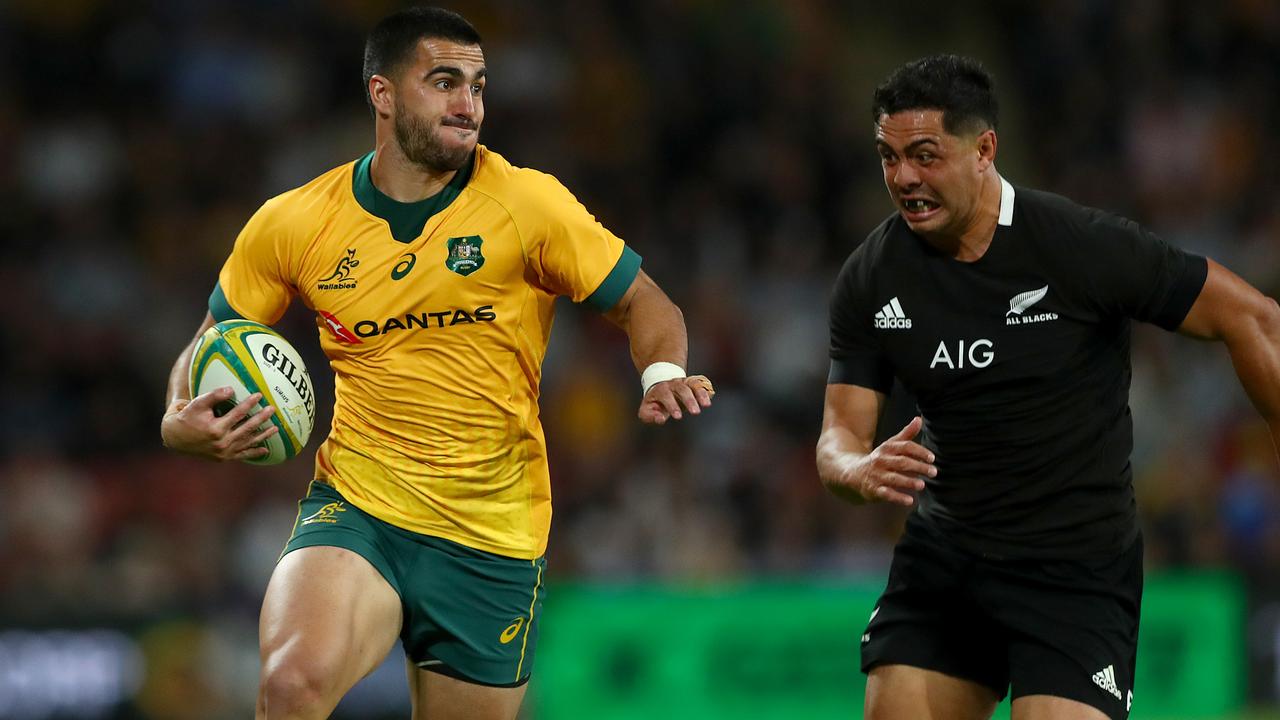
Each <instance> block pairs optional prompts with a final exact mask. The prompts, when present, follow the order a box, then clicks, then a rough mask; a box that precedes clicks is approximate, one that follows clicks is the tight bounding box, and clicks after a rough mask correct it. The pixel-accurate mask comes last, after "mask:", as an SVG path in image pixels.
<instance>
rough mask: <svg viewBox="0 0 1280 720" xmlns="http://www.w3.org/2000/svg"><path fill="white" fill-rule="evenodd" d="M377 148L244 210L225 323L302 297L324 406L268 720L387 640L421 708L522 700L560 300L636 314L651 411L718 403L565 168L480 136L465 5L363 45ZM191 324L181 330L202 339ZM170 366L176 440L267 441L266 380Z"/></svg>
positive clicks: (540, 563)
mask: <svg viewBox="0 0 1280 720" xmlns="http://www.w3.org/2000/svg"><path fill="white" fill-rule="evenodd" d="M364 71H365V72H364V74H365V82H366V91H367V93H368V100H369V104H370V106H371V107H372V109H373V112H374V117H375V141H376V148H375V150H374V152H371V153H369V154H368V155H366V156H364V157H362V158H360V159H358V160H356V161H354V162H352V163H348V164H346V165H343V166H341V167H338V168H336V169H334V170H332V171H330V172H327V173H325V174H324V175H321V176H320V177H318V178H316V179H315V180H313V181H311V182H310V183H308V184H306V185H304V186H302V187H300V188H297V189H295V190H292V191H289V192H287V193H284V194H283V195H280V196H279V197H276V198H273V199H271V200H269V201H267V202H266V203H265V204H264V205H263V206H262V208H261V209H260V210H259V211H258V212H257V213H256V214H255V215H254V216H253V218H252V219H251V220H250V221H249V222H248V224H247V225H246V226H245V228H244V230H243V232H241V234H240V236H239V238H237V240H236V243H235V247H234V249H233V250H232V252H231V255H230V257H229V258H228V260H227V262H226V264H225V266H224V267H223V269H222V272H221V273H220V275H219V278H218V284H217V286H216V288H215V290H214V292H213V295H212V296H211V297H210V302H209V309H210V312H209V313H208V314H207V315H206V317H205V320H204V323H203V324H202V325H201V327H200V329H199V331H197V333H196V335H197V337H198V336H199V335H200V334H201V333H203V332H204V330H205V329H206V328H208V327H209V326H210V325H212V324H213V323H214V322H215V321H219V320H225V319H230V318H233V317H243V318H247V319H250V320H255V321H258V322H262V323H267V324H270V323H273V322H276V321H277V320H278V319H279V318H280V316H281V315H282V314H283V313H284V311H285V309H286V307H287V306H288V305H289V303H290V301H291V300H292V298H293V297H294V296H297V297H299V298H300V299H301V300H302V302H303V303H304V304H305V305H306V306H307V307H308V308H310V309H311V310H313V311H314V312H315V313H316V316H317V326H318V328H319V334H320V342H321V346H322V348H323V350H324V352H325V353H326V355H327V356H328V357H329V358H330V361H331V364H332V366H333V369H334V374H335V380H336V387H335V396H336V406H335V410H334V418H333V427H332V430H331V432H330V434H329V436H328V438H327V439H326V440H325V441H324V443H323V444H322V445H321V447H320V449H319V451H318V452H317V455H316V471H315V477H316V480H315V482H313V483H312V486H311V489H310V490H309V492H308V493H307V497H306V498H304V499H303V500H302V502H301V503H300V512H299V514H298V520H297V522H296V523H295V525H294V530H293V535H292V537H291V538H290V540H289V542H288V544H287V546H286V547H285V551H284V554H283V556H282V557H281V559H280V561H279V563H278V564H277V566H276V569H275V571H274V573H273V575H272V578H271V582H270V584H269V586H268V588H267V591H266V599H265V601H264V603H263V608H262V616H261V623H260V628H259V629H260V643H261V658H262V672H261V682H260V686H259V693H258V705H257V716H258V717H259V718H273V719H275V718H321V717H327V716H328V715H329V713H330V712H331V711H332V710H333V708H334V707H335V706H336V705H337V703H338V701H339V699H341V697H342V695H343V694H344V693H345V692H346V691H347V690H348V689H350V688H351V686H352V685H354V684H355V683H356V682H357V681H358V680H359V679H360V678H361V677H363V676H364V675H366V674H367V673H369V672H370V671H371V670H373V668H375V667H376V666H377V665H378V664H379V663H380V662H381V661H382V659H383V658H384V657H385V656H386V654H387V653H388V651H389V650H390V649H391V648H392V646H393V645H394V643H395V642H396V640H397V638H399V639H402V640H403V642H404V646H405V650H406V652H407V654H408V658H409V663H410V667H409V676H410V686H411V690H412V694H413V698H412V700H413V708H414V709H413V716H414V717H415V718H420V719H427V720H440V719H442V718H464V717H465V718H482V719H483V718H514V717H515V715H516V713H517V711H518V709H519V707H520V703H521V700H522V699H523V696H524V690H525V684H526V682H527V680H528V678H529V673H530V668H531V666H532V661H533V652H534V647H535V645H536V642H537V625H538V618H539V608H540V606H541V600H542V597H541V592H540V591H541V587H542V572H543V567H544V560H543V553H544V550H545V547H546V542H547V532H548V527H549V524H550V519H551V502H550V497H551V496H550V481H549V473H548V469H547V460H546V448H545V443H544V440H543V435H542V427H541V425H540V423H539V420H538V406H537V399H538V382H539V377H540V374H541V364H542V359H543V357H544V355H545V352H546V348H547V341H548V337H549V333H550V330H551V319H552V305H553V302H554V300H555V298H556V297H557V296H560V295H564V296H567V297H570V298H571V299H573V300H574V301H575V302H584V303H587V304H589V305H591V306H593V307H595V308H597V309H599V310H601V311H602V312H604V313H605V315H606V317H608V318H609V319H610V320H611V321H613V322H614V323H615V324H617V325H618V326H619V327H621V328H622V329H623V330H625V331H626V332H627V334H628V336H629V338H630V343H631V353H632V357H633V359H634V361H635V363H636V367H637V368H638V369H643V372H642V375H641V378H642V379H641V382H642V385H643V387H644V394H643V398H642V400H641V403H640V409H639V417H640V419H641V420H642V421H644V422H646V423H654V424H662V423H664V422H666V421H667V420H668V419H680V418H681V417H682V416H683V415H684V414H685V413H689V414H694V415H696V414H698V413H699V412H700V411H701V410H702V408H705V407H708V406H709V405H710V404H711V395H712V394H713V392H714V391H713V390H712V388H711V383H710V382H709V381H708V380H707V379H706V378H705V377H703V376H693V377H686V376H685V373H684V370H683V368H684V365H685V361H686V355H687V344H688V343H687V337H686V330H685V327H684V320H683V318H682V316H681V313H680V311H679V309H678V308H677V307H676V306H675V305H674V304H672V303H671V301H670V300H669V299H668V298H667V297H666V295H664V294H663V292H662V291H661V290H660V289H659V288H658V287H657V286H656V285H655V284H654V283H653V281H652V280H650V279H649V277H648V276H647V275H645V273H644V272H643V271H641V270H640V258H639V256H637V255H636V254H635V253H634V252H632V251H631V250H630V249H628V248H627V247H626V246H625V245H624V244H623V242H622V241H621V240H619V239H618V238H617V237H615V236H614V235H613V234H612V233H610V232H609V231H608V230H606V229H605V228H604V227H602V226H601V225H600V224H599V223H598V222H596V220H595V218H594V217H592V216H591V214H590V213H588V212H587V210H586V209H585V208H584V207H583V206H582V205H581V204H579V203H578V202H577V200H575V199H574V197H573V196H572V195H571V194H570V193H569V192H568V191H567V190H566V189H565V188H564V187H563V186H561V185H560V183H558V182H557V181H556V180H555V179H554V178H552V177H550V176H548V175H545V174H542V173H539V172H535V171H532V170H526V169H521V168H516V167H513V166H512V165H510V164H509V163H507V161H506V160H504V159H503V158H502V157H501V156H499V155H498V154H497V153H494V152H493V151H491V150H489V149H487V148H485V147H484V146H482V145H478V144H477V136H478V133H479V130H480V126H481V124H482V122H483V120H484V102H483V97H484V92H483V91H484V85H485V64H484V53H483V51H482V50H481V47H480V37H479V35H478V34H477V33H476V31H475V29H474V28H472V27H471V25H470V24H469V23H468V22H467V21H466V20H465V19H463V18H462V17H460V16H458V15H456V14H454V13H451V12H448V11H444V10H440V9H437V8H413V9H409V10H405V11H401V12H398V13H396V14H394V15H391V16H389V17H387V18H386V19H384V20H383V21H382V22H381V23H379V25H378V26H377V27H376V28H375V29H374V30H373V32H372V33H371V34H370V37H369V40H368V43H367V44H366V48H365V67H364ZM193 344H194V343H193ZM191 350H192V346H190V345H189V346H188V347H187V349H186V350H185V351H183V353H182V354H181V355H180V356H179V357H178V360H177V362H176V363H175V365H174V368H173V371H172V372H171V374H170V379H169V406H168V410H167V412H166V415H165V418H164V421H163V423H162V435H163V437H164V441H165V444H166V445H167V446H168V447H170V448H173V449H174V450H177V451H180V452H185V453H189V454H194V455H199V456H204V457H208V458H214V459H219V460H233V459H247V458H252V457H256V456H258V455H261V454H263V453H265V450H264V449H261V448H259V447H258V444H259V443H260V442H261V441H262V440H263V439H265V438H266V437H269V436H270V435H271V434H272V433H274V432H275V429H274V428H272V429H268V430H265V431H259V430H258V428H259V427H260V426H262V424H263V423H264V422H265V421H266V420H267V419H268V418H269V415H270V410H269V409H267V410H258V409H257V402H258V400H259V398H258V397H257V396H251V397H249V398H248V399H246V400H244V401H243V402H241V403H240V404H239V405H238V406H237V407H236V408H235V410H233V411H231V412H230V413H228V414H226V415H224V416H222V417H215V416H214V414H213V408H214V406H215V405H217V404H218V403H219V402H222V401H225V400H226V399H228V398H229V397H230V394H231V393H230V389H229V388H224V389H221V390H216V391H213V392H211V393H207V394H205V395H201V396H199V397H196V398H190V391H189V388H188V383H187V375H186V367H187V363H188V360H189V357H190V354H191Z"/></svg>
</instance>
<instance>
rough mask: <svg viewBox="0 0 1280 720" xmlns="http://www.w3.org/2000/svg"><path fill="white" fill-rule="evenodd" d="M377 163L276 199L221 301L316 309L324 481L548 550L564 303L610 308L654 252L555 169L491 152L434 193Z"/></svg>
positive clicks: (240, 252) (465, 539) (268, 315)
mask: <svg viewBox="0 0 1280 720" xmlns="http://www.w3.org/2000/svg"><path fill="white" fill-rule="evenodd" d="M372 159H373V153H370V154H369V155H366V156H365V157H363V158H361V159H359V160H357V161H355V162H352V163H348V164H346V165H343V166H341V167H338V168H336V169H334V170H331V171H329V172H327V173H325V174H324V175H321V176H320V177H318V178H316V179H315V180H313V181H311V182H310V183H308V184H306V185H304V186H302V187H300V188H297V189H295V190H291V191H289V192H286V193H284V194H283V195H280V196H278V197H275V198H273V199H271V200H268V201H267V202H266V203H265V204H264V205H263V206H262V208H261V209H259V210H258V212H257V213H255V214H254V216H253V217H252V218H251V219H250V220H249V222H248V224H247V225H246V226H245V228H244V230H243V231H242V232H241V233H240V236H239V237H238V238H237V239H236V243H235V247H234V249H233V250H232V252H231V255H230V257H229V258H228V259H227V262H226V264H225V265H224V266H223V268H222V272H221V273H220V274H219V277H218V286H217V287H216V288H215V289H214V292H213V295H212V296H211V297H210V301H209V306H210V310H211V311H212V313H213V316H214V317H215V318H216V319H218V320H223V319H227V318H229V317H236V316H239V317H243V318H246V319H249V320H255V321H258V322H262V323H265V324H271V323H274V322H276V321H277V320H279V319H280V316H281V315H283V314H284V311H285V309H286V308H287V306H288V304H289V302H290V300H291V298H292V297H293V296H294V295H295V294H296V295H297V296H299V297H300V298H301V299H302V302H303V303H305V304H306V306H307V307H308V308H310V309H311V310H313V311H314V312H315V313H316V316H317V317H316V325H317V327H318V329H319V335H320V345H321V347H322V349H323V350H324V352H325V354H326V355H327V356H328V357H329V360H330V365H331V366H332V367H333V371H334V375H335V390H334V394H335V398H336V402H335V407H334V416H333V427H332V430H331V431H330V433H329V437H328V438H327V439H325V441H324V443H323V444H321V446H320V449H319V451H318V452H317V454H316V478H317V479H320V480H324V481H326V482H329V483H330V484H332V485H334V486H335V487H337V489H338V490H339V492H341V493H342V494H343V495H344V496H346V497H347V498H348V499H349V500H350V501H351V502H352V503H353V504H355V505H356V506H357V507H359V508H360V509H362V510H364V511H366V512H368V513H369V514H371V515H373V516H375V517H377V518H379V519H382V520H384V521H386V522H389V523H392V524H394V525H397V526H399V527H402V528H405V529H407V530H411V531H413V532H417V533H422V534H426V535H434V536H438V537H443V538H447V539H449V540H453V541H455V542H458V543H462V544H463V545H467V546H469V547H473V548H477V549H480V550H486V551H489V552H493V553H497V554H500V555H506V556H509V557H516V558H536V557H539V556H541V555H542V554H543V552H544V551H545V549H546V544H547V533H548V529H549V527H550V522H551V486H550V475H549V471H548V467H547V456H546V443H545V441H544V439H543V433H542V425H541V423H540V422H539V419H538V383H539V379H540V377H541V372H542V360H543V357H544V356H545V354H546V349H547V342H548V339H549V337H550V332H551V321H552V315H553V303H554V301H555V298H556V296H558V295H565V296H568V297H570V298H572V299H573V300H574V301H575V302H587V303H588V304H590V305H592V306H594V307H595V308H597V309H599V310H602V311H603V310H608V309H609V308H611V307H612V306H613V305H614V304H615V303H617V301H618V300H619V299H620V298H621V297H622V295H623V294H624V293H625V291H626V290H627V288H629V287H630V285H631V282H632V280H633V279H634V278H635V277H636V274H637V272H638V271H639V267H640V257H639V256H638V255H636V254H635V253H634V252H632V251H631V250H630V249H629V248H627V247H626V246H625V245H624V244H623V242H622V240H620V239H618V238H617V237H616V236H615V235H613V234H612V233H610V232H609V231H608V230H607V229H605V228H604V227H603V226H602V225H601V224H600V223H599V222H597V221H596V219H595V218H594V217H593V216H592V215H591V214H590V213H589V212H588V211H587V209H586V208H585V207H583V206H582V204H581V203H579V202H578V201H577V200H576V199H575V198H574V197H573V195H572V194H570V193H569V191H568V190H566V189H565V188H564V186H562V185H561V184H560V183H559V182H558V181H557V180H556V179H555V178H553V177H551V176H550V175H546V174H544V173H540V172H537V171H534V170H528V169H524V168H517V167H514V166H512V165H511V164H510V163H508V162H507V161H506V160H504V159H503V158H502V157H501V156H500V155H498V154H497V153H495V152H492V151H490V150H488V149H487V148H485V147H484V146H477V148H476V152H475V154H474V155H473V158H472V160H471V162H470V164H469V165H468V166H467V167H465V168H463V169H461V170H459V171H458V173H457V174H456V175H455V177H454V179H453V181H452V182H450V183H449V185H448V186H447V187H446V188H445V189H444V190H442V191H441V192H440V193H438V194H437V195H436V196H434V197H432V198H428V199H426V200H423V201H422V202H420V203H400V202H396V201H395V200H392V199H391V198H389V197H387V196H385V195H383V194H382V193H381V192H380V191H378V190H377V188H375V187H374V186H373V183H372V181H371V180H370V177H369V166H370V163H371V161H372ZM424 223H425V224H424Z"/></svg>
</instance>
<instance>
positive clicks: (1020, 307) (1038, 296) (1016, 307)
mask: <svg viewBox="0 0 1280 720" xmlns="http://www.w3.org/2000/svg"><path fill="white" fill-rule="evenodd" d="M1048 294H1049V286H1048V285H1045V286H1044V287H1042V288H1040V289H1039V290H1028V291H1026V292H1024V293H1018V294H1017V295H1014V296H1013V299H1012V300H1010V301H1009V312H1007V313H1005V317H1009V316H1010V315H1021V314H1022V313H1024V312H1026V311H1027V308H1029V307H1031V306H1032V305H1035V304H1036V303H1038V302H1040V301H1041V300H1043V299H1044V296H1045V295H1048Z"/></svg>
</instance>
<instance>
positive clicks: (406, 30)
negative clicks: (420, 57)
mask: <svg viewBox="0 0 1280 720" xmlns="http://www.w3.org/2000/svg"><path fill="white" fill-rule="evenodd" d="M426 38H439V39H441V40H451V41H453V42H456V43H458V44H460V45H479V44H480V43H481V41H480V33H478V32H476V29H475V28H474V27H472V26H471V23H469V22H467V19H466V18H464V17H462V16H461V15H459V14H458V13H456V12H453V11H451V10H445V9H444V8H438V7H425V6H420V7H410V8H405V9H404V10H401V11H399V12H395V13H392V14H390V15H388V16H386V17H385V18H383V19H382V20H380V21H379V22H378V24H377V25H376V26H374V28H373V31H372V32H370V33H369V39H368V40H367V41H366V42H365V44H364V94H365V99H366V100H368V101H369V105H370V106H371V107H372V105H373V98H371V97H369V80H370V78H372V77H373V76H374V75H383V76H387V77H390V76H391V75H393V74H394V73H395V72H396V71H397V70H399V69H400V66H401V65H403V64H404V63H405V62H406V61H408V60H409V59H410V58H411V57H412V53H413V49H414V48H415V47H417V45H418V42H419V41H421V40H423V39H426Z"/></svg>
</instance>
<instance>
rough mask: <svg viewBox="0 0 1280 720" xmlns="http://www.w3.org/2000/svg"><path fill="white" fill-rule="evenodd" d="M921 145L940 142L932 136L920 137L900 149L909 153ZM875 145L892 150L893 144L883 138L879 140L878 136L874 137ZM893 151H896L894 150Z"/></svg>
mask: <svg viewBox="0 0 1280 720" xmlns="http://www.w3.org/2000/svg"><path fill="white" fill-rule="evenodd" d="M921 145H941V143H939V142H938V141H937V140H935V139H933V138H922V139H920V140H916V141H915V142H913V143H911V144H909V145H907V146H906V147H905V148H903V149H902V151H903V152H904V153H910V152H912V151H913V150H916V149H917V148H919V147H920V146H921ZM876 147H878V148H888V149H890V150H893V146H892V145H890V144H889V143H887V142H885V141H884V140H881V139H879V138H876ZM895 152H896V151H895Z"/></svg>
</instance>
